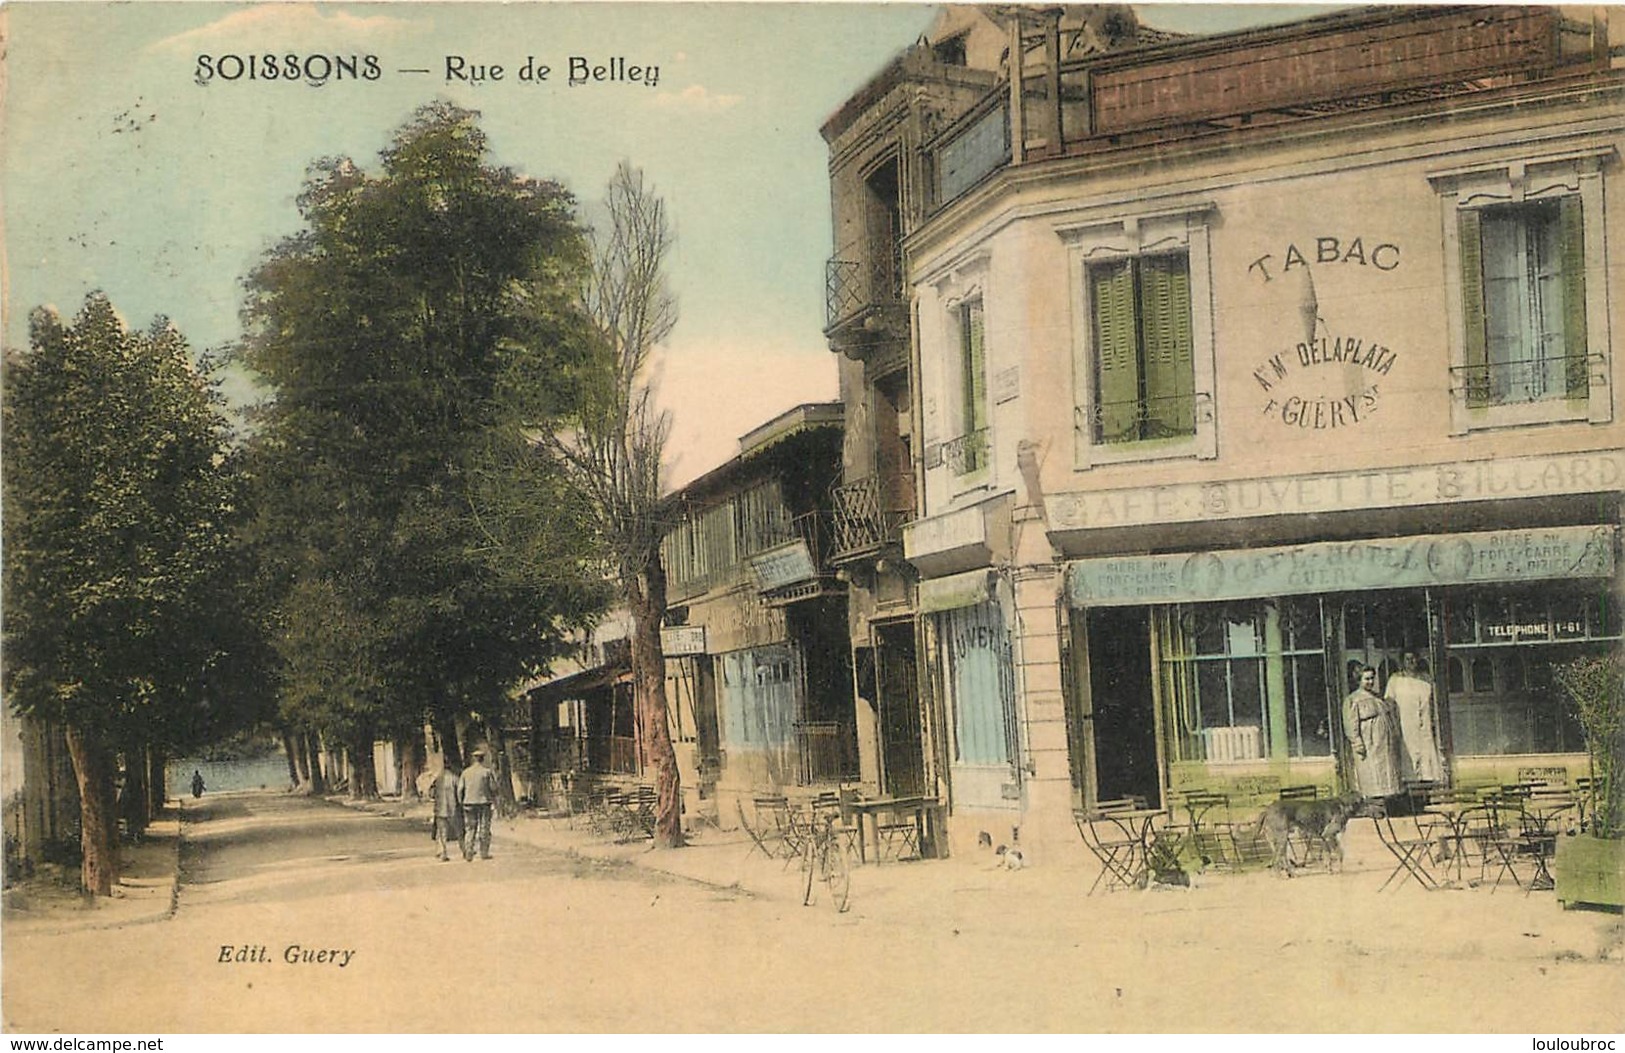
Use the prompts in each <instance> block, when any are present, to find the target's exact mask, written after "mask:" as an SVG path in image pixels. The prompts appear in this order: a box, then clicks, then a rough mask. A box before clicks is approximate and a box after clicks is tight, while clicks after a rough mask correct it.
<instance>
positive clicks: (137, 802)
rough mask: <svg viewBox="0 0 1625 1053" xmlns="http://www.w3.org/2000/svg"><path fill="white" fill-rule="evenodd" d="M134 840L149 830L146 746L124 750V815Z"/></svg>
mask: <svg viewBox="0 0 1625 1053" xmlns="http://www.w3.org/2000/svg"><path fill="white" fill-rule="evenodd" d="M122 818H123V819H124V822H125V824H126V826H127V828H128V829H129V831H130V838H131V839H132V840H140V839H141V837H142V835H144V834H145V833H146V832H147V821H148V820H149V819H150V818H151V814H150V813H149V812H148V811H147V750H146V747H145V746H131V747H129V748H128V749H126V750H125V751H124V815H123V817H122Z"/></svg>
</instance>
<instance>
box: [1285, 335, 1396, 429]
mask: <svg viewBox="0 0 1625 1053" xmlns="http://www.w3.org/2000/svg"><path fill="white" fill-rule="evenodd" d="M1398 360H1399V355H1398V354H1397V353H1396V352H1395V351H1394V350H1393V349H1392V348H1390V347H1388V346H1386V345H1385V344H1382V343H1379V342H1378V341H1376V340H1371V339H1367V338H1365V337H1360V336H1322V337H1317V338H1316V339H1314V340H1308V341H1304V342H1301V343H1299V344H1298V345H1297V346H1296V347H1295V348H1294V349H1292V350H1289V351H1283V352H1281V353H1280V354H1277V355H1271V356H1270V357H1269V358H1268V359H1267V360H1265V362H1264V363H1263V364H1261V365H1260V366H1258V367H1257V368H1256V369H1254V370H1253V380H1255V381H1257V382H1258V386H1259V387H1261V388H1263V389H1264V390H1265V391H1266V392H1269V395H1268V397H1267V398H1266V400H1265V401H1264V403H1263V412H1264V416H1266V417H1269V418H1271V419H1274V420H1278V421H1280V423H1282V424H1284V425H1286V426H1287V427H1289V428H1294V429H1297V430H1299V431H1336V430H1338V429H1340V428H1349V427H1352V426H1354V425H1356V424H1359V423H1360V422H1361V421H1363V420H1365V419H1366V418H1367V417H1370V416H1371V415H1372V414H1373V413H1375V412H1376V411H1377V407H1378V404H1379V398H1380V395H1381V393H1382V389H1381V387H1380V385H1379V384H1378V383H1377V378H1378V377H1385V376H1387V375H1388V373H1389V371H1390V370H1392V369H1393V368H1394V363H1395V362H1396V361H1398ZM1351 369H1352V370H1363V372H1360V373H1356V374H1353V375H1354V376H1355V377H1358V378H1359V379H1358V380H1354V381H1352V383H1351V375H1350V370H1351ZM1328 383H1335V388H1336V390H1332V391H1329V392H1328V391H1325V390H1316V388H1325V387H1326V386H1327V384H1328ZM1294 388H1298V389H1300V390H1296V391H1294Z"/></svg>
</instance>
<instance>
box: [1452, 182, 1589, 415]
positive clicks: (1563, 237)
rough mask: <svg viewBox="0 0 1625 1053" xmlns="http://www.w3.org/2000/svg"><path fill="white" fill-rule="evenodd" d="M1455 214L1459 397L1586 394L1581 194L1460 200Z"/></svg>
mask: <svg viewBox="0 0 1625 1053" xmlns="http://www.w3.org/2000/svg"><path fill="white" fill-rule="evenodd" d="M1458 221H1459V223H1460V225H1461V230H1460V239H1461V260H1462V267H1461V269H1462V282H1463V286H1462V307H1463V325H1464V327H1465V330H1466V332H1465V336H1466V350H1467V361H1466V369H1465V370H1464V373H1465V376H1464V378H1463V383H1464V385H1465V388H1466V397H1467V405H1468V406H1470V407H1474V408H1477V407H1484V406H1504V405H1508V404H1510V403H1519V402H1538V401H1540V400H1543V399H1583V398H1585V397H1586V395H1587V391H1588V386H1589V384H1588V381H1589V373H1588V367H1587V352H1586V311H1585V300H1586V296H1585V286H1586V282H1585V277H1586V276H1585V227H1584V223H1583V215H1582V205H1581V202H1580V197H1579V195H1577V194H1569V195H1564V196H1563V197H1559V198H1556V199H1552V200H1546V201H1532V202H1525V203H1522V204H1516V205H1496V206H1491V207H1488V208H1482V209H1464V210H1462V211H1461V212H1460V213H1459V216H1458Z"/></svg>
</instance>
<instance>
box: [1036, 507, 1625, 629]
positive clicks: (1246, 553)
mask: <svg viewBox="0 0 1625 1053" xmlns="http://www.w3.org/2000/svg"><path fill="white" fill-rule="evenodd" d="M1617 532H1618V528H1616V527H1612V526H1594V527H1553V528H1550V529H1544V530H1507V531H1489V532H1484V533H1476V534H1430V535H1424V536H1420V537H1405V538H1376V539H1373V540H1370V541H1327V542H1318V543H1315V544H1311V545H1296V546H1283V547H1273V548H1255V549H1238V550H1233V551H1218V552H1193V553H1183V552H1182V553H1176V554H1171V555H1166V556H1125V557H1120V558H1105V559H1080V560H1076V561H1074V562H1072V563H1070V564H1068V566H1067V592H1068V595H1069V597H1070V598H1071V602H1072V604H1073V606H1076V607H1089V606H1112V605H1125V604H1138V603H1199V602H1204V601H1209V600H1238V599H1252V598H1257V597H1261V596H1292V595H1301V594H1305V593H1316V592H1348V591H1355V590H1362V589H1398V588H1414V587H1417V586H1425V585H1471V584H1481V583H1488V582H1503V581H1540V580H1546V579H1551V578H1606V577H1611V576H1612V575H1613V573H1614V539H1615V535H1616V534H1617ZM1544 631H1545V630H1544V627H1543V628H1542V632H1543V633H1544Z"/></svg>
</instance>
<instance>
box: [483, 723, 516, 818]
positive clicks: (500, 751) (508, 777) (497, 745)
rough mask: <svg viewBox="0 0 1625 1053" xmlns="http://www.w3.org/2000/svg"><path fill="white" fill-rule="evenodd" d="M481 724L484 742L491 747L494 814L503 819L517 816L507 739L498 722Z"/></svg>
mask: <svg viewBox="0 0 1625 1053" xmlns="http://www.w3.org/2000/svg"><path fill="white" fill-rule="evenodd" d="M483 723H484V725H485V741H486V742H487V743H488V744H489V745H490V747H491V768H492V770H493V771H495V772H496V776H497V807H496V812H497V814H498V815H501V816H503V817H508V816H513V815H517V814H518V813H519V802H518V801H516V800H515V799H514V795H513V763H512V760H511V759H510V758H509V756H508V737H507V736H506V735H504V734H503V733H502V726H501V724H500V723H499V722H496V721H490V720H487V721H483Z"/></svg>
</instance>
